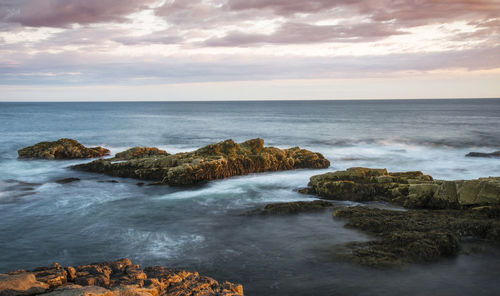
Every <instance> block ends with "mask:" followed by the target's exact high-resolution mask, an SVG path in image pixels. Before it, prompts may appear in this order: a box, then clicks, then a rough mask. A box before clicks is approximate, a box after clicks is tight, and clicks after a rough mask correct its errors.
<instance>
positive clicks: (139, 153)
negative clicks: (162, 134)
mask: <svg viewBox="0 0 500 296" xmlns="http://www.w3.org/2000/svg"><path fill="white" fill-rule="evenodd" d="M155 155H169V153H167V151H165V150H161V149H158V148H156V147H133V148H130V149H128V150H125V151H123V152H119V153H116V155H115V157H114V159H116V160H119V159H132V158H141V157H151V156H155Z"/></svg>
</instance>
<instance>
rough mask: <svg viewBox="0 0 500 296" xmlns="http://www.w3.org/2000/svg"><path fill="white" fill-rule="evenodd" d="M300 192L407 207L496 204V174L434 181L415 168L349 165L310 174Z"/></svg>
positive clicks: (499, 187) (499, 194)
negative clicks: (397, 169) (399, 169)
mask: <svg viewBox="0 0 500 296" xmlns="http://www.w3.org/2000/svg"><path fill="white" fill-rule="evenodd" d="M300 192H302V193H309V194H316V195H318V196H320V197H321V198H323V199H329V200H351V201H358V202H362V201H374V200H376V201H387V202H391V203H395V204H398V205H402V206H404V207H407V208H432V209H449V208H453V209H462V208H469V207H472V206H482V205H499V204H500V177H488V178H479V179H476V180H456V181H444V180H434V179H433V178H432V177H431V176H429V175H424V174H423V173H422V172H419V171H412V172H398V173H390V172H387V170H386V169H370V168H361V167H356V168H349V169H347V170H345V171H337V172H329V173H326V174H321V175H316V176H312V177H311V178H310V182H309V184H308V188H305V189H302V190H301V191H300Z"/></svg>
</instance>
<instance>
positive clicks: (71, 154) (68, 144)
mask: <svg viewBox="0 0 500 296" xmlns="http://www.w3.org/2000/svg"><path fill="white" fill-rule="evenodd" d="M17 153H18V154H19V158H42V159H73V158H94V157H102V156H106V155H109V150H108V149H106V148H103V147H93V148H87V147H85V146H83V145H82V144H80V143H78V142H77V141H75V140H73V139H66V138H63V139H59V140H57V141H54V142H40V143H38V144H35V145H33V146H29V147H26V148H23V149H21V150H19V151H17Z"/></svg>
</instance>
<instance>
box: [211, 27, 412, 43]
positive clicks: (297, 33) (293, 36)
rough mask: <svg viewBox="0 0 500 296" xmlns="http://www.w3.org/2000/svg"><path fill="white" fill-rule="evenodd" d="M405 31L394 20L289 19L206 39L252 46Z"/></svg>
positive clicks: (371, 36) (374, 36) (344, 39)
mask: <svg viewBox="0 0 500 296" xmlns="http://www.w3.org/2000/svg"><path fill="white" fill-rule="evenodd" d="M398 34H404V32H402V31H398V30H395V29H394V28H393V26H392V25H390V24H371V23H367V24H356V25H334V26H319V25H310V24H303V23H285V24H284V25H282V26H281V27H280V28H279V29H278V30H277V31H276V32H274V33H272V34H248V33H244V32H241V31H233V32H229V33H228V34H227V35H226V36H224V37H222V38H212V39H209V40H207V41H205V42H204V45H206V46H249V45H254V44H302V43H321V42H361V41H374V40H377V39H380V38H384V37H387V36H391V35H398Z"/></svg>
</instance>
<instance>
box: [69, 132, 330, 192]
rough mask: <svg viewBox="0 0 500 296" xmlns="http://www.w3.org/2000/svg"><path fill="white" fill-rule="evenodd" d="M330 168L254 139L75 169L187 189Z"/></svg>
mask: <svg viewBox="0 0 500 296" xmlns="http://www.w3.org/2000/svg"><path fill="white" fill-rule="evenodd" d="M118 155H120V154H117V156H118ZM127 157H128V156H127ZM329 166H330V162H329V161H328V160H327V159H326V158H324V157H323V155H321V154H320V153H315V152H311V151H308V150H305V149H300V148H299V147H294V148H290V149H278V148H275V147H264V140H262V139H253V140H248V141H246V142H243V143H240V144H238V143H236V142H234V141H233V140H226V141H223V142H219V143H216V144H211V145H208V146H205V147H203V148H200V149H198V150H195V151H193V152H186V153H177V154H173V155H162V154H159V153H157V154H155V155H152V156H149V155H148V156H144V157H140V158H136V157H132V158H123V157H115V158H109V159H98V160H95V161H92V162H90V163H86V164H81V165H76V166H73V168H74V169H77V170H84V171H88V172H95V173H103V174H107V175H110V176H115V177H126V178H135V179H140V180H150V181H156V182H159V183H161V184H168V185H173V186H185V185H194V184H197V183H200V182H206V181H210V180H216V179H223V178H227V177H231V176H239V175H246V174H250V173H260V172H269V171H282V170H292V169H300V168H314V169H319V168H327V167H329Z"/></svg>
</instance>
